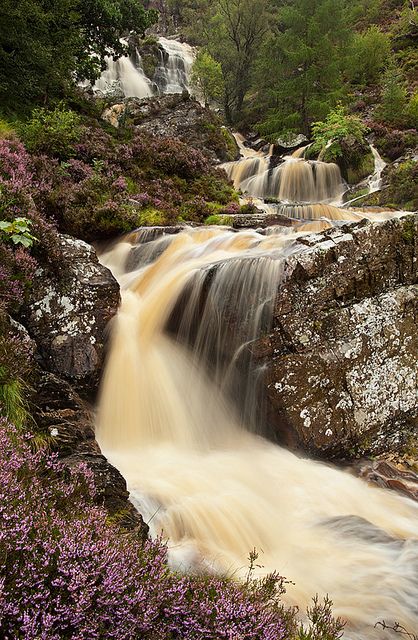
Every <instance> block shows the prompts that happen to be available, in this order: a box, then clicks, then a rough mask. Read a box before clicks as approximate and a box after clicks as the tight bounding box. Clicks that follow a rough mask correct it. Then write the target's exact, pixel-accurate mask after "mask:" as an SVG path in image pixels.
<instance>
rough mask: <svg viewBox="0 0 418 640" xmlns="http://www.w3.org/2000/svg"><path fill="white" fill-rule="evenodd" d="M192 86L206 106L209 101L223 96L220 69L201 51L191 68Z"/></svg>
mask: <svg viewBox="0 0 418 640" xmlns="http://www.w3.org/2000/svg"><path fill="white" fill-rule="evenodd" d="M191 81H192V85H193V86H194V87H195V88H196V90H197V92H198V94H200V95H201V96H202V98H203V100H204V102H205V105H206V106H208V104H209V102H210V101H211V100H219V99H220V98H222V95H223V88H224V85H223V77H222V67H221V65H220V63H219V62H216V60H214V59H213V58H212V56H211V55H210V53H207V52H206V51H204V50H203V49H202V50H200V51H199V53H198V54H197V56H196V60H195V62H194V64H193V67H192V76H191Z"/></svg>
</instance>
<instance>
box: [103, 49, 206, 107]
mask: <svg viewBox="0 0 418 640" xmlns="http://www.w3.org/2000/svg"><path fill="white" fill-rule="evenodd" d="M122 42H123V43H124V44H127V42H126V40H122ZM158 47H159V64H158V66H157V69H156V71H155V74H154V77H153V78H148V77H147V76H146V75H145V72H144V67H143V62H142V58H141V55H140V53H139V51H138V49H136V50H135V51H134V52H133V53H132V54H131V55H130V56H129V57H128V56H122V57H121V58H119V59H118V60H116V61H115V60H113V58H110V57H108V58H106V64H107V69H106V70H105V71H104V72H103V73H102V75H101V76H100V78H99V79H98V80H97V81H96V83H95V85H94V90H95V91H96V92H100V93H103V94H105V95H107V94H111V93H114V92H115V90H116V91H119V92H121V93H122V94H123V95H124V96H125V97H126V98H130V97H136V98H147V97H149V96H153V95H161V94H166V93H167V94H168V93H169V94H172V93H182V91H183V90H184V89H186V90H188V89H189V76H190V72H191V67H192V64H193V60H194V52H193V48H192V47H191V46H190V45H188V44H187V43H182V42H178V41H176V40H169V39H168V38H159V39H158Z"/></svg>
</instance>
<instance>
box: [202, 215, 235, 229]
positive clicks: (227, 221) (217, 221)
mask: <svg viewBox="0 0 418 640" xmlns="http://www.w3.org/2000/svg"><path fill="white" fill-rule="evenodd" d="M233 220H234V219H233V218H232V216H221V215H216V214H215V215H211V216H208V217H207V218H206V220H205V224H206V225H219V226H226V227H230V226H231V225H232V223H233Z"/></svg>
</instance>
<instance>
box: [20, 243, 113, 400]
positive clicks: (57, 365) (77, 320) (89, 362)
mask: <svg viewBox="0 0 418 640" xmlns="http://www.w3.org/2000/svg"><path fill="white" fill-rule="evenodd" d="M61 246H62V252H63V261H64V263H65V265H66V274H65V277H63V278H62V277H60V278H58V277H55V276H54V275H53V274H51V273H47V272H46V271H44V270H43V269H40V270H39V271H38V273H37V279H36V281H35V282H34V286H33V289H32V291H31V295H30V300H29V303H28V305H27V306H26V308H25V310H24V312H23V320H24V324H25V326H26V327H27V329H28V331H29V333H30V335H31V337H32V338H33V339H34V340H35V342H36V344H37V346H38V353H39V355H40V357H41V360H42V363H41V364H42V367H43V368H44V369H46V370H48V371H51V372H53V373H56V374H58V375H60V376H62V377H63V378H65V379H66V380H67V381H69V382H70V383H71V384H72V386H73V387H74V388H75V389H77V391H78V392H82V393H83V394H84V395H85V394H88V395H89V394H90V393H91V392H93V393H94V391H95V389H96V388H97V384H98V381H99V376H100V371H101V368H102V364H103V355H104V344H105V339H106V326H107V324H108V322H109V320H110V318H111V317H112V316H114V315H115V313H116V310H117V307H118V304H119V285H118V284H117V282H116V280H115V279H114V278H113V276H112V274H111V273H110V271H109V270H108V269H106V268H105V267H103V266H101V265H100V264H99V262H98V259H97V256H96V253H95V251H94V249H93V248H92V247H91V246H90V245H88V244H86V243H85V242H83V241H81V240H75V239H74V238H70V237H67V236H61Z"/></svg>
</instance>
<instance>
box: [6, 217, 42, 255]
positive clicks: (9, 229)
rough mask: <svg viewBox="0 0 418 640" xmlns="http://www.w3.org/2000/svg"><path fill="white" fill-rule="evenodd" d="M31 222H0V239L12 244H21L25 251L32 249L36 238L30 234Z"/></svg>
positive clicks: (25, 220)
mask: <svg viewBox="0 0 418 640" xmlns="http://www.w3.org/2000/svg"><path fill="white" fill-rule="evenodd" d="M31 225H32V221H31V220H28V219H27V218H15V219H14V220H13V221H12V222H7V221H5V220H0V239H6V240H8V241H10V242H12V243H13V244H15V245H16V244H21V245H23V246H24V247H25V248H26V249H29V248H30V247H32V245H33V243H34V242H37V240H38V239H37V238H35V236H33V235H32V234H31V233H30V227H31Z"/></svg>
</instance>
